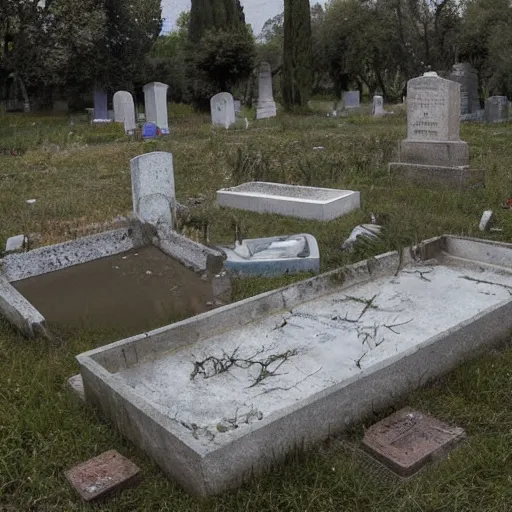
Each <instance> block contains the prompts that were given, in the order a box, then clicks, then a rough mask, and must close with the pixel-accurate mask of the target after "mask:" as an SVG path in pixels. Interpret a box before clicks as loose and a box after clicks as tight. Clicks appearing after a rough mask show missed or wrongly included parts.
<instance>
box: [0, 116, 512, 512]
mask: <svg viewBox="0 0 512 512" xmlns="http://www.w3.org/2000/svg"><path fill="white" fill-rule="evenodd" d="M404 136H405V120H404V118H403V116H402V115H401V114H400V113H398V114H397V115H396V116H394V117H391V116H390V117H386V118H381V119H376V120H374V119H371V118H368V117H360V116H352V117H349V118H337V119H328V118H325V117H323V116H315V115H311V116H302V117H292V116H290V117H288V116H282V117H278V118H276V119H273V120H269V121H263V122H260V123H255V122H253V123H251V126H250V127H249V130H247V131H246V130H244V129H234V130H227V131H225V130H215V131H212V129H211V128H210V126H209V121H208V118H207V117H204V116H193V115H190V116H182V117H180V118H179V119H178V120H177V121H176V122H175V123H173V135H172V137H171V138H169V139H168V140H158V141H149V142H140V141H126V140H125V139H124V137H123V136H122V133H120V132H119V130H118V127H116V126H107V127H97V128H91V127H89V126H88V125H86V124H85V123H83V124H81V123H78V124H76V125H75V126H73V127H70V126H69V123H68V120H67V118H58V117H55V118H53V117H52V118H50V117H39V116H25V115H3V116H0V150H5V151H3V154H1V155H0V219H1V221H0V244H1V245H2V246H4V244H5V240H6V238H7V237H8V236H12V235H15V234H19V233H27V234H35V235H36V236H33V237H32V239H33V240H34V244H36V245H45V244H49V243H54V242H59V241H63V240H67V239H70V238H73V237H74V236H78V235H79V234H81V233H83V232H88V231H87V230H85V228H86V227H87V226H91V225H94V224H97V223H103V222H104V221H106V220H109V219H113V218H115V217H116V216H118V215H120V214H127V213H128V212H129V211H130V209H131V185H130V169H129V160H130V158H132V157H133V156H136V155H138V154H141V153H143V152H149V151H155V150H163V151H171V152H172V153H173V155H174V166H175V179H176V190H177V196H178V200H179V201H180V202H184V201H186V199H187V198H190V197H197V196H199V195H204V196H205V198H206V201H205V203H203V205H202V206H201V207H199V208H198V210H197V211H196V212H195V213H194V221H193V222H192V223H191V224H190V225H189V226H188V227H187V230H188V231H187V232H188V234H189V235H190V236H195V232H194V230H193V226H200V225H202V224H203V223H205V222H207V223H208V224H209V233H210V239H211V242H212V243H230V242H232V241H233V239H234V235H235V225H236V226H238V229H239V230H240V231H241V233H242V235H243V236H244V237H257V236H264V235H267V236H270V235H279V234H286V233H299V232H309V233H312V234H313V235H315V236H316V237H317V239H318V242H319V245H320V250H321V256H322V270H328V269H332V268H336V267H338V266H340V265H343V264H346V263H350V262H353V261H357V260H360V259H363V258H365V257H370V256H372V255H375V254H379V253H382V252H385V251H387V250H395V249H400V248H402V247H406V246H408V245H410V244H411V243H415V242H418V241H420V240H423V239H426V238H429V237H432V236H436V235H440V234H443V233H454V234H463V235H469V236H483V235H482V233H480V232H479V231H478V222H479V218H480V216H481V213H482V211H483V210H484V209H493V210H494V211H495V213H496V217H497V219H496V225H497V226H499V227H501V228H502V229H503V231H502V232H500V233H492V234H485V236H486V238H491V239H495V240H503V241H511V240H512V212H510V211H508V210H504V209H501V203H502V202H503V201H504V199H506V198H508V197H512V126H511V125H508V124H505V125H497V126H486V125H477V124H467V125H463V127H462V138H463V140H466V141H468V142H469V143H470V151H471V164H472V167H473V168H482V169H486V170H487V175H486V182H485V185H486V186H485V188H481V189H473V190H467V191H447V190H443V189H424V188H420V187H414V186H408V185H405V184H400V183H396V182H393V181H390V179H389V177H388V174H387V167H386V164H387V162H388V161H390V160H392V159H393V157H394V152H395V148H396V143H397V141H399V140H400V139H402V138H404ZM315 147H322V148H323V149H313V148H315ZM252 179H259V180H267V181H278V182H287V183H297V184H303V185H313V186H332V187H339V188H353V189H356V190H360V191H361V193H362V203H363V204H362V209H361V211H358V212H353V213H351V214H349V215H347V216H346V217H343V218H342V219H338V220H335V221H331V222H328V223H320V222H312V221H305V220H297V219H288V218H283V217H278V216H272V215H256V214H249V213H244V212H235V211H229V210H225V209H218V208H216V207H215V206H214V200H215V191H216V190H217V189H218V188H220V187H223V186H230V185H234V184H236V183H239V182H244V181H248V180H252ZM27 199H36V203H35V204H32V205H28V204H27V203H26V200H27ZM372 212H375V213H377V214H384V216H383V217H382V218H383V219H384V223H385V225H386V234H385V236H384V237H383V239H382V240H381V241H380V242H379V243H378V244H374V245H363V246H362V247H360V248H359V249H358V250H357V251H356V252H355V253H353V254H344V253H341V252H340V251H339V245H340V243H341V242H342V241H343V239H344V238H346V237H347V236H348V235H349V233H350V231H351V229H352V228H353V227H354V226H355V225H356V224H359V223H363V222H368V221H369V216H370V214H371V213H372ZM92 229H93V230H94V229H96V230H98V229H100V227H98V226H96V227H94V228H92ZM302 277H304V276H295V277H293V278H292V277H284V278H279V279H272V280H265V279H250V280H246V281H236V282H235V283H234V299H235V300H238V299H241V298H244V297H249V296H252V295H255V294H257V293H260V292H262V291H265V290H267V289H272V288H276V287H279V286H282V285H285V284H287V283H289V282H291V281H293V280H296V279H299V278H302ZM129 334H133V333H129V332H126V331H125V330H123V329H122V327H120V328H119V330H117V331H115V332H114V331H90V330H87V331H84V330H78V331H70V332H62V333H60V335H61V338H62V340H61V341H60V342H53V343H50V342H43V341H37V342H32V341H26V340H24V339H23V338H22V337H21V336H20V335H18V334H17V333H16V332H15V331H14V330H12V329H11V328H10V327H9V326H8V325H6V324H5V323H2V322H0V355H1V357H0V510H1V511H3V510H16V511H18V510H19V511H24V510H32V511H46V510H63V511H67V510H89V509H94V507H92V506H87V505H84V504H82V503H81V502H80V501H79V498H78V497H77V496H76V495H75V494H74V493H73V492H72V491H71V490H70V489H69V488H68V485H67V483H66V482H65V480H64V478H63V471H64V470H65V469H67V468H68V467H69V466H71V465H73V464H75V463H78V462H81V461H83V460H86V459H88V458H90V457H93V456H95V455H98V454H99V453H101V452H103V451H105V450H108V449H111V448H116V449H118V450H119V451H120V452H121V453H122V454H123V455H126V456H128V457H130V458H132V460H134V461H135V462H136V463H137V464H138V465H139V466H140V467H141V469H142V473H143V480H142V482H141V483H140V485H139V486H137V487H135V488H132V489H129V490H126V491H124V492H123V493H122V494H120V495H119V496H117V497H115V498H113V499H111V500H109V501H108V502H107V503H106V504H104V505H103V509H105V510H112V511H127V510H137V511H138V510H170V511H171V510H172V511H180V512H181V511H183V512H189V511H219V512H220V511H226V512H231V511H233V512H234V511H244V510H247V511H278V510H279V511H281V510H290V511H305V510H307V511H322V512H324V511H325V512H330V511H332V512H335V511H336V512H339V511H342V510H347V511H365V512H366V511H370V510H376V511H381V510H382V511H415V510H418V511H427V510H428V511H434V510H453V511H456V510H460V511H472V510H474V511H502V510H503V511H506V510H510V507H511V503H512V464H510V453H512V434H511V432H512V412H511V411H512V408H511V407H510V396H511V395H512V370H510V368H512V348H510V347H508V346H507V347H504V348H503V350H501V351H499V352H495V353H492V354H488V355H485V356H484V357H481V358H480V359H478V360H476V361H473V362H470V363H467V364H465V365H463V366H461V367H460V368H459V369H457V370H456V371H454V372H452V373H451V374H450V375H449V376H447V377H446V379H444V380H443V381H441V382H437V383H433V384H432V385H431V386H429V387H427V388H425V389H423V390H420V391H418V392H416V393H414V394H412V395H411V396H410V397H408V398H407V401H406V403H407V404H408V405H411V406H412V407H417V408H419V409H421V410H422V411H424V412H426V413H431V414H434V415H436V416H437V417H438V418H440V419H442V420H445V421H448V422H450V423H454V424H456V425H458V426H461V427H463V428H465V429H466V431H467V433H468V439H467V441H466V442H464V443H463V444H462V445H461V446H460V447H459V448H458V449H457V450H456V451H455V452H454V453H453V454H452V455H451V456H450V458H449V459H448V460H445V461H443V462H440V463H437V464H435V465H433V466H432V467H430V468H429V469H428V470H426V471H425V472H423V473H422V474H421V475H419V476H418V477H417V478H414V479H412V480H410V481H408V482H397V481H395V480H394V479H390V478H387V477H386V476H385V475H384V474H382V473H381V472H379V471H376V470H375V468H373V467H371V466H370V465H368V464H367V463H366V459H365V458H362V457H361V456H360V455H359V454H358V452H357V451H354V449H353V446H354V443H357V441H358V440H360V438H361V436H362V433H363V430H364V425H359V426H356V427H355V428H354V429H353V430H352V431H350V432H349V433H348V434H347V435H346V436H345V437H343V438H340V439H336V440H332V441H331V442H330V443H329V445H328V446H325V447H319V448H318V449H317V450H315V451H312V452H307V453H304V452H302V451H301V450H300V449H298V450H297V453H296V454H294V456H292V457H290V459H289V460H288V461H287V463H286V464H284V465H281V466H279V467H276V468H275V469H274V470H273V471H272V472H270V473H269V474H267V475H264V476H262V477H259V478H257V479H254V480H253V481H251V482H250V483H248V484H247V485H245V486H244V487H243V488H241V489H240V490H237V491H233V492H229V493H226V494H224V495H222V496H219V497H213V498H208V499H198V498H194V497H191V496H189V495H187V494H186V493H185V492H183V491H182V490H180V488H179V487H177V486H176V485H175V484H173V483H171V482H168V481H167V480H166V478H165V477H164V476H163V474H162V473H161V472H160V471H159V470H158V468H156V467H155V466H154V465H153V464H152V463H151V461H150V460H149V459H148V458H147V457H145V455H144V454H143V453H142V452H140V451H139V450H137V449H136V448H135V447H133V446H132V445H131V444H130V443H128V442H126V441H124V440H123V439H122V438H121V437H120V436H119V435H118V434H116V432H115V431H114V430H113V429H112V428H111V427H110V426H109V425H108V423H105V422H103V421H102V420H101V419H100V418H99V417H98V416H97V415H96V413H95V412H94V411H91V410H89V409H87V408H84V407H83V406H82V405H81V404H79V403H78V402H77V401H76V399H75V398H74V396H72V395H71V393H70V392H69V391H68V389H67V387H66V380H67V378H68V377H69V376H71V375H73V374H75V373H77V370H78V367H77V364H76V362H75V359H74V356H75V355H76V354H78V353H80V352H83V351H85V350H88V349H91V348H93V347H97V346H100V345H103V344H105V343H108V342H110V341H115V340H117V339H120V338H121V337H124V336H126V335H129ZM400 405H403V404H397V406H400ZM386 412H389V411H386ZM380 417H381V416H375V417H374V418H369V419H368V421H367V424H370V423H373V422H374V421H375V420H377V419H380Z"/></svg>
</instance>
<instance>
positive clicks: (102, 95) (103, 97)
mask: <svg viewBox="0 0 512 512" xmlns="http://www.w3.org/2000/svg"><path fill="white" fill-rule="evenodd" d="M105 119H108V106H107V93H106V91H104V90H103V89H94V115H93V120H94V121H96V120H100V121H104V120H105Z"/></svg>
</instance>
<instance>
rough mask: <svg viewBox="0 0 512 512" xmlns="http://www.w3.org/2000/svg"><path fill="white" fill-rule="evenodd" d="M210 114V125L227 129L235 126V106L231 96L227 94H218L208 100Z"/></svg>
mask: <svg viewBox="0 0 512 512" xmlns="http://www.w3.org/2000/svg"><path fill="white" fill-rule="evenodd" d="M210 108H211V112H212V124H213V125H214V126H223V127H224V128H226V129H228V128H229V127H230V126H231V125H232V124H235V122H236V117H235V105H234V100H233V96H232V95H231V94H229V92H220V93H219V94H216V95H215V96H213V97H212V99H211V100H210Z"/></svg>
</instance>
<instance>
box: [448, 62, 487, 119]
mask: <svg viewBox="0 0 512 512" xmlns="http://www.w3.org/2000/svg"><path fill="white" fill-rule="evenodd" d="M448 79H449V80H452V81H453V82H457V83H459V84H460V113H461V115H466V114H472V113H474V112H478V111H479V110H480V97H479V94H478V74H477V71H476V69H475V68H473V67H472V66H471V64H470V63H469V62H460V63H458V64H454V65H453V70H452V72H451V73H450V75H449V76H448Z"/></svg>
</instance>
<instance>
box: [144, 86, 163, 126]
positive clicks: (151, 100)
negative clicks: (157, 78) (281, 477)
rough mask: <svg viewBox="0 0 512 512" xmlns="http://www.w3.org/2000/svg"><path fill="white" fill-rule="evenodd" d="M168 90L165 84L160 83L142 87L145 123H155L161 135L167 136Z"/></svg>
mask: <svg viewBox="0 0 512 512" xmlns="http://www.w3.org/2000/svg"><path fill="white" fill-rule="evenodd" d="M168 88H169V86H168V85H167V84H163V83H161V82H151V83H149V84H146V85H145V86H144V104H145V108H146V121H147V122H149V123H155V124H156V125H157V126H158V128H159V129H160V133H162V135H169V119H168V115H167V89H168Z"/></svg>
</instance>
